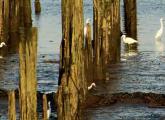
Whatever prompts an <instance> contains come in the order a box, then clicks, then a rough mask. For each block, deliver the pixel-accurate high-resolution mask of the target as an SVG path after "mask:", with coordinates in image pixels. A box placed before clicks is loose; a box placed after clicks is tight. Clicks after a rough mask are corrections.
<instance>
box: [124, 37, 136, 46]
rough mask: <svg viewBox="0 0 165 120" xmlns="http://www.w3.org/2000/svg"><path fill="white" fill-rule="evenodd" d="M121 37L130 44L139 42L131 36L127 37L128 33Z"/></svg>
mask: <svg viewBox="0 0 165 120" xmlns="http://www.w3.org/2000/svg"><path fill="white" fill-rule="evenodd" d="M121 38H122V39H123V42H124V43H126V44H128V45H131V44H134V43H138V41H137V40H135V39H133V38H130V37H126V35H122V36H121Z"/></svg>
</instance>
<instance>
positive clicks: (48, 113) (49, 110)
mask: <svg viewBox="0 0 165 120" xmlns="http://www.w3.org/2000/svg"><path fill="white" fill-rule="evenodd" d="M50 114H51V106H50V101H49V102H48V109H47V119H49V118H50Z"/></svg>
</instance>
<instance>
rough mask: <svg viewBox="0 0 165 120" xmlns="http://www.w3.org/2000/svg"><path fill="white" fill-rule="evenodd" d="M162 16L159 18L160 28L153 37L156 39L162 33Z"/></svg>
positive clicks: (159, 38)
mask: <svg viewBox="0 0 165 120" xmlns="http://www.w3.org/2000/svg"><path fill="white" fill-rule="evenodd" d="M163 21H164V20H163V18H160V29H159V30H158V32H157V33H156V35H155V39H156V40H161V37H162V34H163Z"/></svg>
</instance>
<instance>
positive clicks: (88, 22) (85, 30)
mask: <svg viewBox="0 0 165 120" xmlns="http://www.w3.org/2000/svg"><path fill="white" fill-rule="evenodd" d="M90 21H91V19H90V18H88V19H86V22H85V27H84V37H85V38H86V36H87V25H89V24H90Z"/></svg>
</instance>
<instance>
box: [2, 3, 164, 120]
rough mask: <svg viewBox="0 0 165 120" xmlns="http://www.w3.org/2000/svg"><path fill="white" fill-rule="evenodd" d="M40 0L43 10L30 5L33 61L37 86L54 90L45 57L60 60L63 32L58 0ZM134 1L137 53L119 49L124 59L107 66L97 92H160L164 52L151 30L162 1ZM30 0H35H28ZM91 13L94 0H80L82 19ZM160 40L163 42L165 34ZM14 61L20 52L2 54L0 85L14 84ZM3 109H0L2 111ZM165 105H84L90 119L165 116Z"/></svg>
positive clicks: (54, 73)
mask: <svg viewBox="0 0 165 120" xmlns="http://www.w3.org/2000/svg"><path fill="white" fill-rule="evenodd" d="M40 1H41V4H42V12H41V14H40V15H35V14H34V8H33V14H32V18H33V26H36V27H38V36H39V37H38V63H37V79H38V91H42V92H52V91H56V90H57V83H58V64H57V63H45V62H44V61H45V60H46V61H47V60H52V61H54V60H55V61H56V60H57V61H58V60H59V46H60V42H61V35H62V33H61V31H62V30H61V4H60V0H40ZM137 3H138V4H137V6H138V11H137V12H138V41H139V47H138V53H133V54H130V53H129V54H126V53H125V52H124V51H123V49H122V55H121V56H122V61H121V62H120V63H119V64H115V65H110V66H109V69H108V71H107V77H108V79H109V80H103V81H99V82H97V88H96V93H95V94H100V93H104V94H108V93H115V92H137V91H141V92H154V93H163V94H164V91H165V81H164V80H165V75H164V70H165V65H164V62H165V54H164V53H159V52H156V51H155V41H154V36H155V33H156V31H157V30H158V29H159V27H160V22H159V19H160V17H164V18H165V14H164V12H165V7H164V6H165V1H164V0H156V1H155V0H137ZM33 6H34V0H32V7H33ZM121 6H122V4H121ZM121 11H122V10H121ZM92 14H93V8H92V0H90V1H89V0H84V15H85V16H84V19H86V18H91V19H92V16H93V15H92ZM84 21H85V20H84ZM162 42H163V43H165V36H164V35H163V37H162ZM18 65H19V63H18V54H15V53H14V54H11V53H10V54H7V55H6V56H4V58H3V59H0V68H1V69H0V75H1V80H0V89H8V90H9V89H16V88H18V80H19V75H18V67H19V66H18ZM3 107H4V106H3ZM0 108H2V106H0ZM114 109H115V110H114ZM1 110H2V109H1ZM1 110H0V113H2V112H1ZM149 111H150V112H151V113H149ZM164 111H165V109H151V108H147V107H146V106H143V105H139V106H138V105H131V104H130V105H124V104H117V105H114V106H111V107H107V108H105V107H101V108H95V109H91V110H89V111H88V115H89V116H90V118H93V119H94V120H97V119H98V120H100V119H104V120H106V119H109V118H114V119H122V118H123V119H126V118H125V117H127V119H136V118H141V119H142V118H145V119H151V120H155V119H158V118H160V116H164V114H163V112H164ZM158 113H160V114H158ZM110 116H112V117H110ZM114 119H113V120H114Z"/></svg>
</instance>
